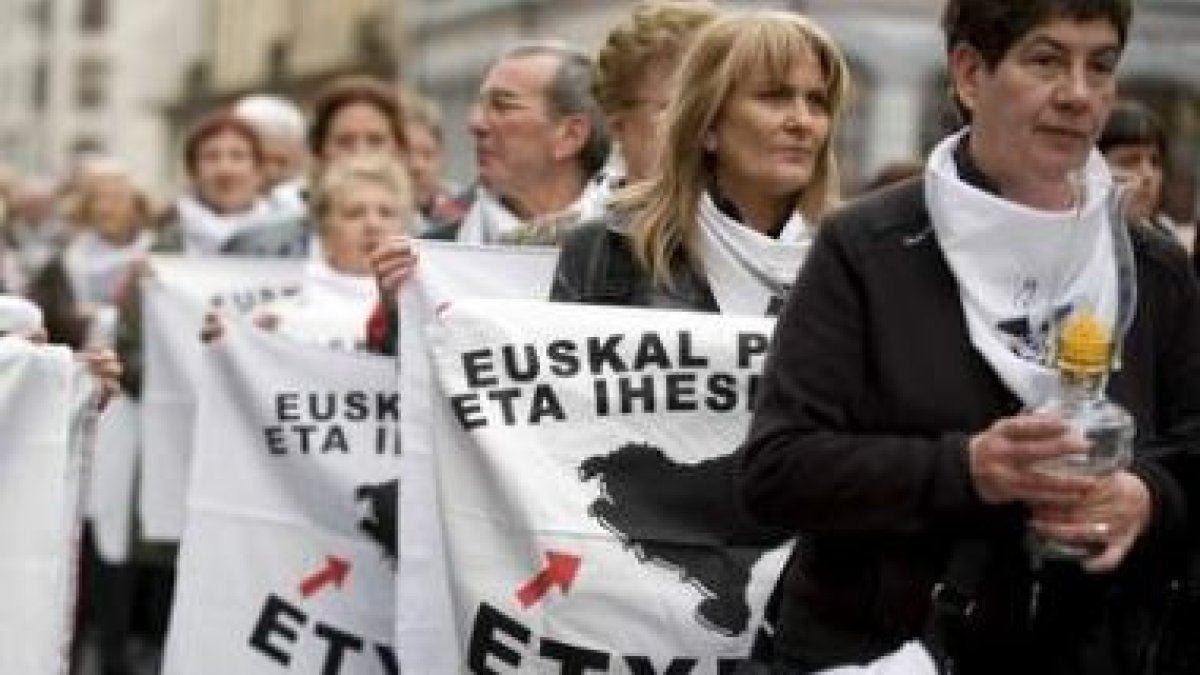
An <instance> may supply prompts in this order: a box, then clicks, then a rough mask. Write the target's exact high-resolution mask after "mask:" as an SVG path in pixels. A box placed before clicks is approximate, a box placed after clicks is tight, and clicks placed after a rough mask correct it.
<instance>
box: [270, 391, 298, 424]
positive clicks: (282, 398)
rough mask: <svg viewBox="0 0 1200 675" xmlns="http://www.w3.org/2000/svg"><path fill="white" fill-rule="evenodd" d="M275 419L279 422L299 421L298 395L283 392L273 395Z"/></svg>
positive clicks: (291, 392)
mask: <svg viewBox="0 0 1200 675" xmlns="http://www.w3.org/2000/svg"><path fill="white" fill-rule="evenodd" d="M275 419H277V420H279V421H280V422H299V421H300V394H299V393H298V392H294V391H284V392H280V393H278V394H275Z"/></svg>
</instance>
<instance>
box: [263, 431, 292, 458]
mask: <svg viewBox="0 0 1200 675" xmlns="http://www.w3.org/2000/svg"><path fill="white" fill-rule="evenodd" d="M263 435H265V436H266V437H267V452H269V453H271V454H272V455H286V454H287V441H285V440H284V439H283V427H265V428H264V429H263Z"/></svg>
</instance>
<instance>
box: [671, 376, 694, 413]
mask: <svg viewBox="0 0 1200 675" xmlns="http://www.w3.org/2000/svg"><path fill="white" fill-rule="evenodd" d="M698 407H699V406H698V405H697V404H696V374H695V373H667V412H689V411H692V410H695V409H696V408H698Z"/></svg>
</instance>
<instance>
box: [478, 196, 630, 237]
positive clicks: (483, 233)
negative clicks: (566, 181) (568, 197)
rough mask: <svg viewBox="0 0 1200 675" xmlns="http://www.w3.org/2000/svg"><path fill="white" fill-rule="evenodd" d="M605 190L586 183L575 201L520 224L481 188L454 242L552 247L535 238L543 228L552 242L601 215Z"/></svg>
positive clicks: (521, 221)
mask: <svg viewBox="0 0 1200 675" xmlns="http://www.w3.org/2000/svg"><path fill="white" fill-rule="evenodd" d="M608 196H609V190H608V188H607V186H606V185H604V184H602V183H598V182H596V181H588V183H587V185H585V186H584V189H583V192H581V193H580V194H579V196H578V197H577V198H576V199H575V201H574V202H573V203H572V204H571V205H570V206H568V207H567V208H565V209H563V210H562V211H560V212H558V213H552V214H546V215H544V216H540V217H538V218H536V219H534V220H532V221H528V222H526V221H523V220H522V219H521V218H519V217H517V215H516V214H515V213H513V212H512V211H510V210H509V209H508V207H506V206H504V204H503V203H501V201H500V199H499V198H498V197H497V196H496V195H495V194H494V193H492V192H491V191H490V190H488V189H487V188H485V187H483V186H482V185H481V186H479V187H477V188H476V190H475V203H474V204H472V205H471V210H470V211H468V212H467V215H466V217H465V218H463V223H462V226H461V227H459V229H458V236H457V240H458V241H460V242H462V243H466V244H521V243H526V242H527V241H531V242H532V243H552V241H544V240H542V239H540V238H538V237H540V236H541V235H542V234H546V233H540V232H539V230H540V229H542V228H543V227H544V228H545V229H547V230H548V234H549V235H551V236H550V239H553V235H554V234H555V233H556V232H557V230H559V229H562V228H568V229H569V228H570V227H573V226H575V225H577V224H578V223H581V222H583V221H585V220H589V219H593V218H597V217H599V216H601V215H603V214H604V210H605V208H606V203H607V199H608Z"/></svg>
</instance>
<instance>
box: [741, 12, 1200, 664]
mask: <svg viewBox="0 0 1200 675" xmlns="http://www.w3.org/2000/svg"><path fill="white" fill-rule="evenodd" d="M1131 13H1132V10H1131V3H1129V2H1127V1H1126V0H949V1H948V2H947V3H946V8H945V13H944V15H943V30H944V31H945V36H946V47H947V52H948V66H949V75H950V81H951V83H952V91H953V93H954V96H955V99H956V103H957V104H958V107H959V109H960V111H961V112H963V113H964V116H965V117H966V118H967V121H968V124H969V126H968V127H967V128H965V129H963V130H961V131H959V132H958V133H955V134H953V135H951V136H949V137H947V138H946V139H944V140H943V141H942V142H941V143H940V144H939V145H938V146H936V147H935V148H934V149H933V151H932V153H931V154H930V156H929V159H928V161H927V163H926V168H925V170H924V173H923V175H922V176H921V177H920V178H916V179H911V180H908V181H905V182H902V183H899V184H897V185H895V186H892V187H890V188H887V189H884V190H881V191H879V192H877V193H874V194H872V195H870V196H868V197H866V198H864V199H863V200H861V201H859V202H856V203H855V204H853V205H851V206H849V207H847V208H845V209H844V210H842V211H840V212H838V213H836V214H833V215H831V216H830V217H829V218H827V219H826V221H825V222H824V223H823V224H822V228H821V233H820V235H819V237H818V239H817V242H816V244H815V245H814V247H813V250H812V253H811V254H810V255H809V257H808V260H807V261H806V263H805V266H804V269H803V271H802V272H801V274H800V277H799V279H798V281H797V284H796V288H795V291H794V292H793V293H792V295H791V297H790V298H789V300H788V304H787V307H786V308H785V309H784V311H783V313H782V314H781V317H780V320H779V322H778V324H777V325H776V329H775V330H776V332H775V336H774V338H773V341H772V343H771V344H772V352H771V355H770V357H769V358H768V360H767V363H766V366H765V368H764V369H763V380H762V385H761V387H760V389H759V396H758V400H757V408H756V411H755V416H754V421H753V423H752V425H751V430H750V436H749V439H748V441H747V443H746V446H745V448H744V450H745V455H744V457H745V461H744V465H743V472H744V476H743V477H742V489H741V493H742V495H743V497H744V498H745V502H746V505H747V507H748V508H749V509H750V511H751V512H752V514H753V515H754V516H756V517H757V518H759V519H760V520H761V521H762V522H763V523H766V524H770V525H774V526H777V527H785V528H788V529H790V530H791V531H792V532H795V533H797V534H798V535H799V536H800V541H801V542H802V543H801V544H800V545H798V546H797V547H796V548H795V550H794V552H793V554H792V558H791V560H790V562H789V565H788V569H787V571H786V572H785V574H784V576H783V578H782V579H781V581H780V592H779V596H780V598H781V601H780V621H779V623H778V631H777V634H776V647H777V649H776V658H775V659H774V662H773V664H772V665H771V670H770V672H772V673H778V674H791V673H797V674H798V673H811V672H824V669H830V668H834V667H840V666H843V665H848V664H861V663H865V662H868V661H871V660H873V659H879V658H881V657H885V655H889V654H891V655H892V656H894V657H896V658H900V657H904V658H905V659H906V661H905V662H906V665H905V666H902V667H898V668H897V669H895V670H893V671H888V672H929V673H932V672H934V670H933V669H934V665H935V662H936V664H937V671H938V672H951V671H952V672H957V673H964V674H978V673H983V674H987V673H997V674H999V673H1021V672H1031V673H1032V672H1036V673H1054V674H1067V673H1069V674H1072V675H1075V674H1082V673H1089V674H1097V675H1102V674H1126V673H1152V672H1153V673H1165V672H1196V666H1197V664H1196V663H1195V662H1192V663H1191V664H1190V665H1189V664H1184V663H1180V662H1176V663H1174V664H1168V660H1169V659H1173V658H1175V657H1176V656H1177V655H1178V654H1179V652H1177V651H1175V650H1173V649H1171V646H1170V644H1168V643H1166V642H1164V637H1170V636H1171V631H1170V629H1169V624H1168V623H1167V622H1168V621H1169V620H1170V619H1171V617H1172V615H1175V614H1177V613H1178V612H1179V611H1180V610H1181V609H1183V608H1184V607H1185V603H1187V602H1188V601H1189V597H1190V596H1191V594H1190V593H1187V592H1185V590H1186V588H1187V586H1186V585H1185V582H1184V579H1186V577H1185V576H1184V575H1185V571H1186V569H1187V568H1186V566H1185V565H1186V549H1187V546H1188V545H1189V542H1188V539H1189V531H1190V532H1192V533H1194V531H1195V523H1194V522H1190V519H1191V517H1194V516H1189V515H1188V514H1189V512H1192V513H1194V509H1195V506H1194V505H1192V504H1189V501H1191V500H1193V499H1194V498H1195V495H1197V494H1200V486H1198V485H1197V484H1196V477H1197V473H1196V453H1197V448H1200V349H1197V346H1198V345H1200V294H1198V292H1197V287H1196V283H1195V280H1194V279H1193V278H1192V275H1191V271H1190V269H1189V266H1188V263H1187V260H1186V259H1185V257H1184V255H1183V252H1182V251H1181V250H1179V249H1178V247H1175V246H1174V245H1172V244H1171V243H1169V242H1166V241H1165V240H1163V239H1162V238H1161V237H1158V236H1154V235H1151V234H1150V233H1149V232H1148V231H1147V230H1146V228H1140V227H1133V228H1129V227H1126V219H1125V214H1124V213H1122V212H1121V210H1120V208H1118V205H1119V203H1120V202H1119V201H1118V200H1116V199H1114V198H1113V194H1114V192H1113V188H1114V181H1113V177H1112V174H1111V173H1110V171H1109V169H1108V167H1107V166H1106V164H1105V162H1104V159H1103V158H1102V157H1101V156H1100V154H1099V152H1097V151H1096V150H1095V148H1094V143H1095V141H1096V138H1097V137H1098V135H1099V134H1100V131H1101V129H1102V128H1103V125H1104V120H1105V119H1106V117H1107V116H1108V113H1109V111H1110V110H1111V108H1112V106H1113V102H1114V100H1115V97H1116V89H1117V76H1116V70H1117V64H1118V61H1119V59H1120V56H1121V52H1122V49H1123V47H1124V45H1125V39H1126V36H1127V30H1128V26H1129V23H1130V19H1131ZM1135 286H1136V289H1135ZM1118 366H1119V370H1117V369H1116V368H1117V367H1118ZM1114 370H1115V372H1114ZM1103 392H1107V394H1109V395H1111V397H1112V398H1113V399H1114V400H1115V401H1116V402H1118V403H1119V404H1120V405H1121V406H1123V407H1124V408H1125V409H1126V410H1127V412H1125V413H1122V415H1114V416H1113V417H1112V419H1113V420H1114V424H1113V426H1112V427H1111V432H1103V433H1097V432H1095V431H1093V429H1095V427H1093V426H1091V425H1090V424H1088V423H1087V422H1088V421H1087V419H1086V418H1080V417H1076V416H1072V415H1070V414H1060V413H1057V412H1056V413H1053V414H1051V413H1048V412H1042V413H1040V414H1032V413H1031V411H1034V410H1045V408H1044V406H1046V404H1047V402H1053V401H1060V402H1061V401H1072V400H1074V401H1081V402H1080V404H1079V405H1080V408H1081V409H1086V410H1092V409H1099V408H1098V407H1095V406H1099V405H1100V402H1102V400H1103V398H1102V396H1103ZM1081 394H1084V396H1081ZM1083 401H1086V403H1084V402H1083ZM1057 409H1058V410H1060V411H1070V410H1071V407H1068V406H1061V405H1060V406H1058V408H1057ZM1109 409H1111V408H1109ZM1118 420H1120V423H1119V424H1118V423H1116V422H1117V421H1118ZM1134 429H1136V436H1134ZM1104 449H1111V450H1113V451H1114V452H1113V455H1112V461H1110V462H1102V461H1100V460H1103V459H1104V457H1103V456H1102V455H1101V454H1100V452H1101V451H1102V450H1104ZM1118 460H1119V461H1118ZM1191 537H1194V534H1192V535H1191ZM1192 567H1193V568H1194V563H1193V565H1192ZM1192 574H1193V575H1194V572H1193V573H1192ZM1193 592H1194V591H1193ZM1186 630H1187V631H1188V632H1184V633H1178V634H1177V637H1178V638H1180V641H1181V642H1182V641H1186V645H1190V644H1194V643H1195V637H1194V636H1195V633H1194V631H1195V628H1194V625H1193V626H1191V627H1190V628H1187V629H1186ZM1186 645H1184V646H1185V647H1186ZM1176 646H1179V645H1176ZM931 656H932V658H930V657H931ZM888 658H891V657H888Z"/></svg>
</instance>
